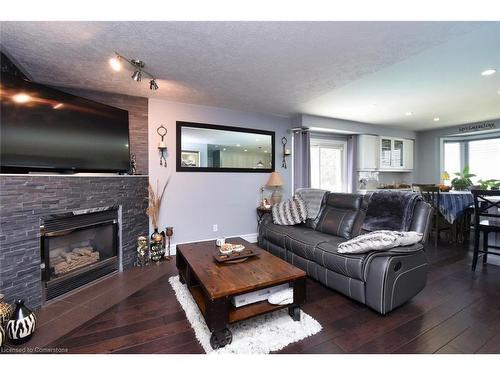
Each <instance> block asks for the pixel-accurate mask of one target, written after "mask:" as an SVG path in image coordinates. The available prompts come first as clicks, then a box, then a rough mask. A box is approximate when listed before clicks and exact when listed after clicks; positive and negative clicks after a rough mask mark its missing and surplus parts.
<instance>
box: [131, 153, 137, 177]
mask: <svg viewBox="0 0 500 375" xmlns="http://www.w3.org/2000/svg"><path fill="white" fill-rule="evenodd" d="M130 174H131V175H135V174H137V159H136V157H135V154H131V155H130Z"/></svg>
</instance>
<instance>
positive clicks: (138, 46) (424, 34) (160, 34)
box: [0, 22, 500, 130]
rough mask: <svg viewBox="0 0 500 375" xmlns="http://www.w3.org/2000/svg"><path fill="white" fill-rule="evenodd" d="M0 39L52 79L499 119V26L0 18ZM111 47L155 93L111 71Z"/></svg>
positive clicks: (292, 104) (275, 102)
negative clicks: (144, 75) (146, 76)
mask: <svg viewBox="0 0 500 375" xmlns="http://www.w3.org/2000/svg"><path fill="white" fill-rule="evenodd" d="M0 41H1V43H2V46H3V47H5V49H6V50H7V52H8V53H9V54H10V55H12V56H13V57H14V58H15V59H16V60H17V62H19V63H20V64H21V65H22V66H23V68H24V69H25V70H26V71H27V72H28V73H29V74H30V75H31V76H32V78H33V79H34V80H36V81H40V82H42V83H49V84H52V85H56V86H63V87H73V88H84V89H92V90H102V91H110V92H117V93H123V94H129V95H139V96H146V97H155V98H164V99H167V100H172V101H181V102H187V103H195V104H203V105H209V106H219V107H226V108H232V109H240V110H246V111H256V112H260V113H269V114H277V115H281V116H290V115H292V114H295V113H307V114H313V115H322V116H329V117H337V118H344V119H349V120H355V121H362V122H367V123H374V124H384V125H392V126H401V127H405V128H408V129H416V130H419V129H425V128H428V127H437V126H444V125H447V124H457V123H465V122H472V121H481V120H485V119H491V118H499V117H500V95H498V94H497V91H499V90H500V23H498V22H496V23H486V22H2V23H1V40H0ZM113 51H117V52H119V53H121V54H122V55H125V56H126V57H129V58H140V59H142V60H145V61H146V64H147V66H146V68H147V70H149V71H151V72H152V73H153V74H155V75H156V76H157V77H158V78H159V85H160V89H159V90H158V91H156V92H152V91H150V90H149V86H148V84H147V82H146V81H143V82H141V83H136V82H134V81H133V80H131V79H130V78H129V77H128V76H129V75H130V74H131V72H123V71H122V72H119V73H117V72H114V71H112V70H111V68H110V67H109V65H108V60H109V58H110V57H112V56H113ZM490 66H491V67H496V68H497V70H499V72H498V73H497V74H496V75H494V76H490V77H482V76H480V72H481V71H482V70H484V69H486V68H488V67H490ZM373 103H376V104H377V106H376V107H372V104H373ZM407 111H412V112H414V115H413V116H411V117H407V116H405V115H404V113H405V112H407ZM435 116H439V117H440V118H441V121H440V122H439V123H434V122H433V121H432V118H433V117H435Z"/></svg>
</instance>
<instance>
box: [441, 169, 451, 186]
mask: <svg viewBox="0 0 500 375" xmlns="http://www.w3.org/2000/svg"><path fill="white" fill-rule="evenodd" d="M441 180H442V181H443V184H445V183H446V182H445V181H449V180H450V174H449V173H448V172H446V171H444V172H443V173H441Z"/></svg>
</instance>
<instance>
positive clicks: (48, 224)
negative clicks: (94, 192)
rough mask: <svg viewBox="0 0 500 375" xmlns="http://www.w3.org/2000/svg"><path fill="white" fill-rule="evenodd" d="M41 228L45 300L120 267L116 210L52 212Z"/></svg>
mask: <svg viewBox="0 0 500 375" xmlns="http://www.w3.org/2000/svg"><path fill="white" fill-rule="evenodd" d="M41 230H42V236H41V240H42V241H41V255H42V263H41V265H42V270H43V272H42V275H43V281H44V285H45V300H46V301H47V300H50V299H52V298H54V297H57V296H60V295H62V294H64V293H67V292H69V291H71V290H73V289H76V288H79V287H81V286H83V285H85V284H87V283H90V282H92V281H94V280H97V279H98V278H100V277H102V276H104V275H106V274H109V273H111V272H114V271H116V270H117V269H118V266H119V265H118V220H117V211H116V210H114V209H110V210H105V211H101V212H90V213H84V214H81V213H69V214H62V215H57V216H53V217H51V218H48V219H46V220H44V223H43V225H42V227H41Z"/></svg>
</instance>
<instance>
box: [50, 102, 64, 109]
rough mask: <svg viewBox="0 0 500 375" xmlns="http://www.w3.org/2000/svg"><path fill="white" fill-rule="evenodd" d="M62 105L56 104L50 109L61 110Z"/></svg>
mask: <svg viewBox="0 0 500 375" xmlns="http://www.w3.org/2000/svg"><path fill="white" fill-rule="evenodd" d="M63 105H64V104H62V103H58V104H56V105H55V106H53V107H52V108H54V109H59V108H61V107H62V106H63Z"/></svg>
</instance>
